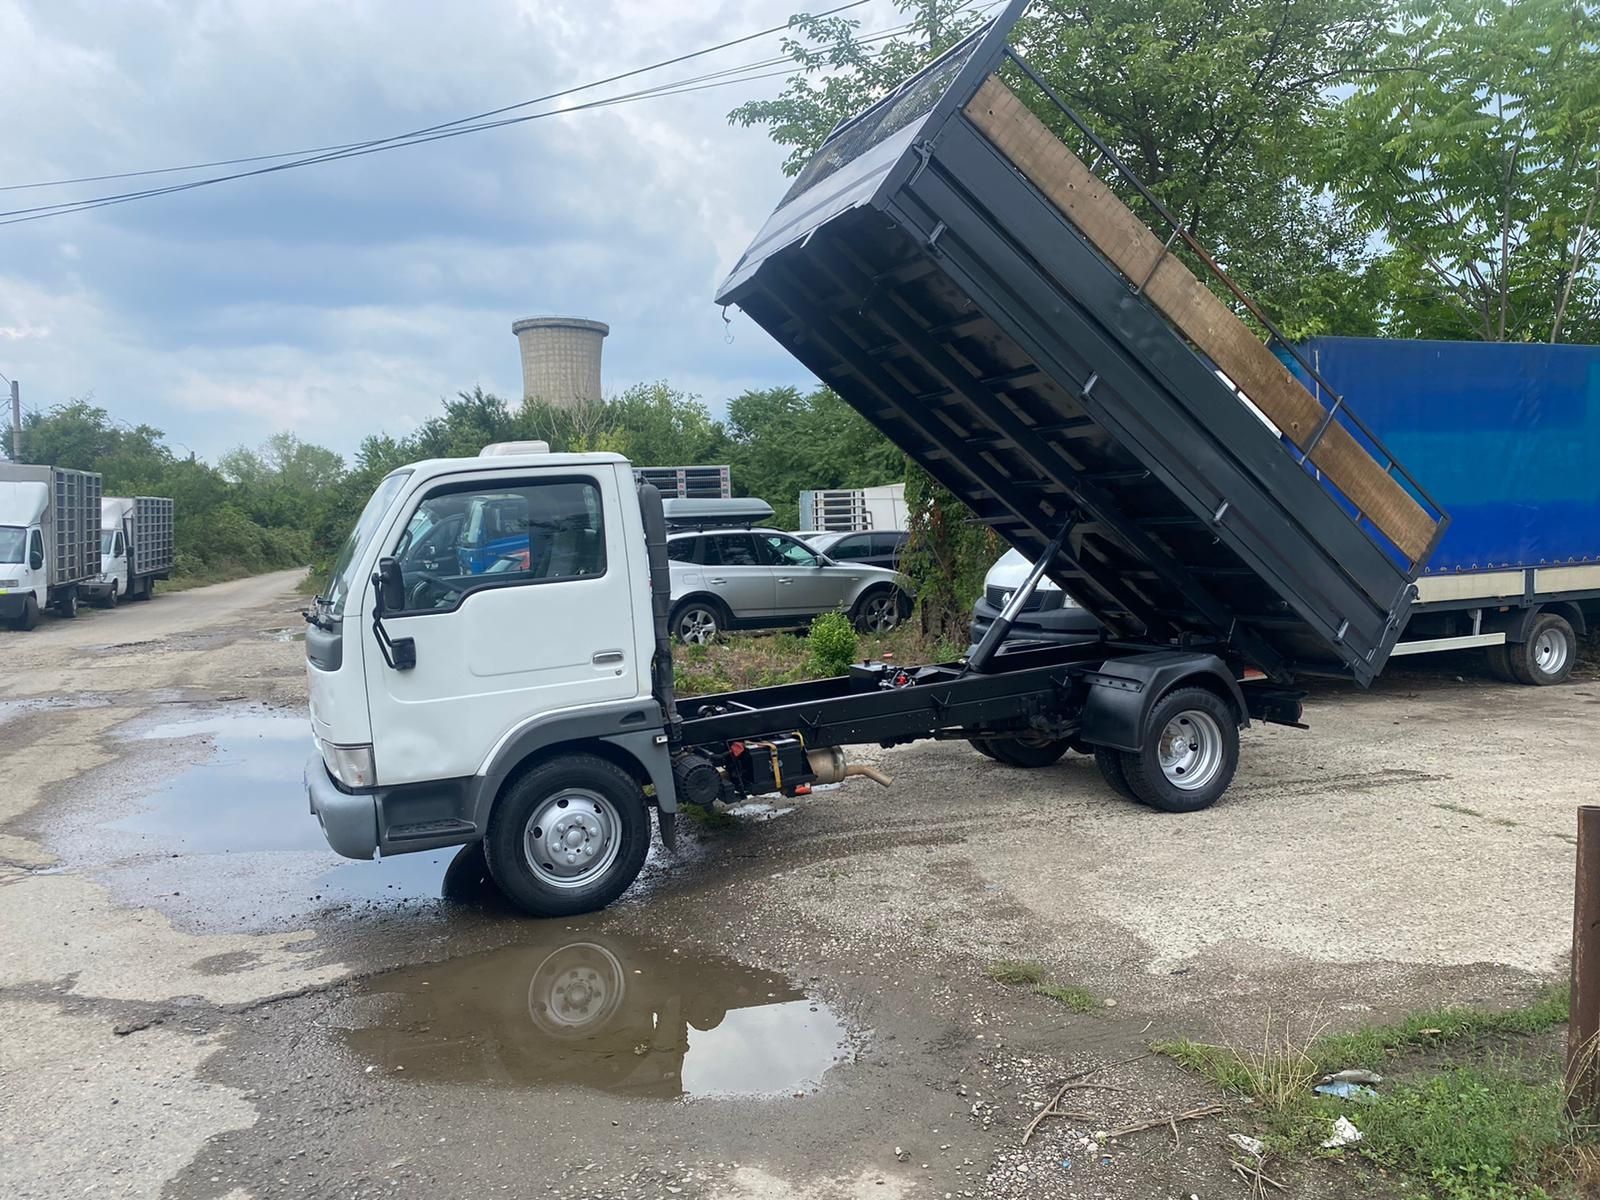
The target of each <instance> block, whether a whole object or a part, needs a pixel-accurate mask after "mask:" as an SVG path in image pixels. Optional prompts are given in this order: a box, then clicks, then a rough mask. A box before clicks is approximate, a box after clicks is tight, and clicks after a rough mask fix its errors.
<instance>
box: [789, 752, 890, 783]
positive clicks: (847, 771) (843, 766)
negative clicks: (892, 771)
mask: <svg viewBox="0 0 1600 1200" xmlns="http://www.w3.org/2000/svg"><path fill="white" fill-rule="evenodd" d="M806 762H807V763H809V764H810V766H811V773H812V774H813V775H815V776H816V778H815V779H813V780H812V782H813V783H843V782H844V781H845V780H846V779H848V778H849V777H850V776H852V775H862V776H865V777H866V778H868V779H870V780H872V782H873V783H876V784H879V785H880V786H882V787H888V786H890V785H891V784H892V783H894V778H893V776H890V775H885V774H884V773H883V772H882V771H880V770H878V768H877V767H871V766H868V765H867V764H866V763H853V762H847V761H846V760H845V757H844V751H843V750H841V749H840V748H839V747H838V746H825V747H823V748H822V749H820V750H807V751H806Z"/></svg>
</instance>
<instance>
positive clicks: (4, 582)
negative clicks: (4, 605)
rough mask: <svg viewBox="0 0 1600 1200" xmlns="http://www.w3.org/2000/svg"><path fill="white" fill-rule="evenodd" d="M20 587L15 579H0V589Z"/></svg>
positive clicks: (19, 583)
mask: <svg viewBox="0 0 1600 1200" xmlns="http://www.w3.org/2000/svg"><path fill="white" fill-rule="evenodd" d="M21 586H22V584H21V582H19V581H18V580H15V579H0V588H14V587H21Z"/></svg>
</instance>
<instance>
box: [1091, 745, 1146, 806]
mask: <svg viewBox="0 0 1600 1200" xmlns="http://www.w3.org/2000/svg"><path fill="white" fill-rule="evenodd" d="M1126 757H1127V755H1126V754H1124V753H1123V752H1122V751H1121V750H1111V749H1108V748H1107V747H1105V746H1096V747H1095V748H1094V765H1095V766H1097V767H1099V768H1100V778H1102V779H1104V780H1105V781H1106V786H1108V787H1109V788H1110V789H1111V790H1112V791H1113V792H1115V793H1116V794H1117V795H1119V796H1121V797H1122V798H1123V799H1124V800H1132V801H1133V802H1134V803H1136V804H1139V803H1143V801H1141V800H1140V799H1139V797H1137V796H1135V795H1134V794H1133V789H1132V788H1131V787H1129V786H1128V772H1127V770H1126V769H1125V767H1124V766H1123V762H1122V760H1123V759H1124V758H1126Z"/></svg>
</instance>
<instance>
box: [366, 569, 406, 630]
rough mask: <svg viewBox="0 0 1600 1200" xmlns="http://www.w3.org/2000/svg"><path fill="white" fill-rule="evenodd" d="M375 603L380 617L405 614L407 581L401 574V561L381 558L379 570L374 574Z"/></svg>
mask: <svg viewBox="0 0 1600 1200" xmlns="http://www.w3.org/2000/svg"><path fill="white" fill-rule="evenodd" d="M372 590H373V601H374V603H375V604H376V605H377V609H378V615H379V616H380V617H381V616H383V614H385V613H391V612H404V611H405V607H406V581H405V578H404V576H402V575H401V573H400V561H399V560H398V559H394V558H380V559H379V560H378V569H377V570H376V571H374V572H373V573H372Z"/></svg>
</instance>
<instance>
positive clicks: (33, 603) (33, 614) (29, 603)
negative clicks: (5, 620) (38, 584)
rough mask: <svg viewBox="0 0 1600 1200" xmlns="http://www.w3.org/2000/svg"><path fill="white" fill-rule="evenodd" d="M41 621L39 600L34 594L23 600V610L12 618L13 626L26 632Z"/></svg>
mask: <svg viewBox="0 0 1600 1200" xmlns="http://www.w3.org/2000/svg"><path fill="white" fill-rule="evenodd" d="M38 623H39V602H38V601H37V600H35V599H34V598H33V597H32V596H29V597H27V598H26V599H24V600H23V602H22V611H21V612H20V613H18V614H17V615H16V616H14V617H12V618H11V628H13V629H15V630H18V631H19V632H22V633H26V632H27V631H28V630H30V629H32V628H33V627H34V626H35V625H37V624H38Z"/></svg>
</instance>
